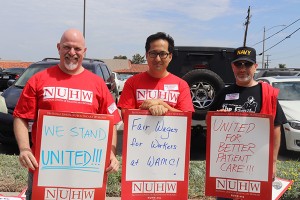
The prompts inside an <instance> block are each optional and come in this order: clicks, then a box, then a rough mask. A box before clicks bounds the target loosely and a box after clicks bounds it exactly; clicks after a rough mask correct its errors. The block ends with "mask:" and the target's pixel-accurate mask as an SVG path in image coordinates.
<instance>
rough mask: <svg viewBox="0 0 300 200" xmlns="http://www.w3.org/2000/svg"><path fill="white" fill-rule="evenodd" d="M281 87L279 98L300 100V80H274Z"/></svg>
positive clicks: (275, 84)
mask: <svg viewBox="0 0 300 200" xmlns="http://www.w3.org/2000/svg"><path fill="white" fill-rule="evenodd" d="M272 85H273V87H275V88H278V89H279V95H278V100H300V82H274V83H273V84H272Z"/></svg>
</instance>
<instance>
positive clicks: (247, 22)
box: [244, 6, 250, 47]
mask: <svg viewBox="0 0 300 200" xmlns="http://www.w3.org/2000/svg"><path fill="white" fill-rule="evenodd" d="M249 24H250V6H249V8H248V15H247V17H246V22H245V24H244V25H245V26H246V29H245V35H244V47H245V46H246V40H247V32H248V25H249Z"/></svg>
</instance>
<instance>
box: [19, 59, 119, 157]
mask: <svg viewBox="0 0 300 200" xmlns="http://www.w3.org/2000/svg"><path fill="white" fill-rule="evenodd" d="M38 109H44V110H54V111H66V112H84V113H95V114H112V115H114V123H115V124H116V123H118V122H119V121H120V120H121V119H120V115H119V112H118V109H117V107H116V104H115V102H114V100H113V97H112V95H111V94H110V92H109V90H108V88H107V86H106V84H105V83H104V81H103V80H102V79H101V78H100V77H98V76H97V75H95V74H93V73H92V72H90V71H88V70H86V69H85V70H84V71H83V72H82V73H80V74H78V75H69V74H66V73H64V72H63V71H61V69H60V68H59V67H58V66H57V65H56V66H53V67H50V68H48V69H46V70H43V71H41V72H39V73H37V74H35V75H34V76H33V77H32V78H30V79H29V81H28V82H27V84H26V86H25V88H24V89H23V92H22V94H21V96H20V99H19V101H18V103H17V106H16V108H15V110H14V117H19V118H24V119H31V120H34V123H33V126H32V142H33V146H32V150H33V151H34V145H35V144H34V142H35V138H36V134H37V133H36V128H37V124H36V119H37V114H38Z"/></svg>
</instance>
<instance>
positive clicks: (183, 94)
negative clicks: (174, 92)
mask: <svg viewBox="0 0 300 200" xmlns="http://www.w3.org/2000/svg"><path fill="white" fill-rule="evenodd" d="M175 108H176V109H178V110H181V111H190V112H195V110H194V105H193V103H192V98H191V91H190V87H189V85H188V84H187V83H186V82H185V81H182V82H181V83H180V95H179V97H178V102H177V105H176V106H175Z"/></svg>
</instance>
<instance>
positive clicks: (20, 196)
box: [0, 189, 27, 200]
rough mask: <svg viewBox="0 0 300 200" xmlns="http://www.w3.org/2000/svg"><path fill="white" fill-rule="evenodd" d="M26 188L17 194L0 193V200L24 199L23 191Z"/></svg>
mask: <svg viewBox="0 0 300 200" xmlns="http://www.w3.org/2000/svg"><path fill="white" fill-rule="evenodd" d="M26 190H27V189H24V190H22V192H20V194H18V195H17V196H3V195H2V194H0V200H26V196H25V192H26Z"/></svg>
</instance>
